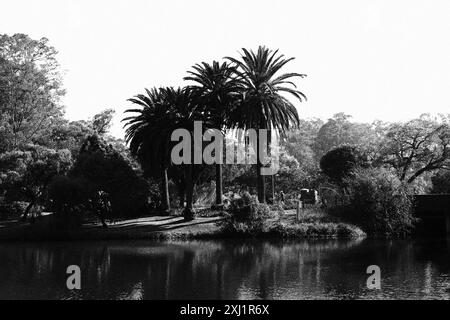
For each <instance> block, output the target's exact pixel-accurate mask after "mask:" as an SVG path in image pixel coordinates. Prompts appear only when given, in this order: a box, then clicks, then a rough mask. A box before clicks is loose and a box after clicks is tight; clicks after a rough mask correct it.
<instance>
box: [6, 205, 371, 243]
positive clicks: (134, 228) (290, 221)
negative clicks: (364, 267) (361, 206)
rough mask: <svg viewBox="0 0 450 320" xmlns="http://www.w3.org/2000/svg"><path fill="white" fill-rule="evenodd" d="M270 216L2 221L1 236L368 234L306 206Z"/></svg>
mask: <svg viewBox="0 0 450 320" xmlns="http://www.w3.org/2000/svg"><path fill="white" fill-rule="evenodd" d="M271 216H272V217H271V218H269V219H266V220H264V221H263V224H261V223H260V222H257V223H255V224H253V223H252V222H247V223H245V222H235V221H233V220H227V218H225V217H224V216H223V212H218V211H213V210H205V211H204V212H202V214H200V215H199V216H198V217H197V218H196V219H195V220H194V221H189V222H186V221H184V220H183V218H182V217H180V216H152V217H144V218H138V219H129V220H121V221H116V222H115V223H113V224H111V225H110V226H109V228H107V229H103V228H101V226H100V225H99V224H98V223H97V222H95V223H88V224H85V225H83V226H82V227H81V228H79V229H75V230H66V231H64V230H56V231H55V230H51V231H50V229H49V228H48V227H46V226H45V225H43V224H41V223H39V222H38V223H36V224H35V225H31V224H28V223H25V224H21V223H14V224H13V226H9V225H7V224H3V225H2V224H1V223H0V239H2V240H77V241H78V240H188V239H220V238H246V237H261V238H289V239H318V238H323V239H331V238H333V239H335V238H359V237H364V236H365V234H364V232H362V231H361V230H360V229H359V228H358V227H356V226H353V225H350V224H345V223H341V222H339V221H338V220H337V219H336V218H333V217H330V216H328V215H327V214H326V213H325V212H323V211H322V210H320V209H316V208H313V209H306V210H304V211H303V212H302V215H301V216H300V219H299V221H297V219H296V215H295V210H290V211H285V212H284V213H280V212H272V214H271Z"/></svg>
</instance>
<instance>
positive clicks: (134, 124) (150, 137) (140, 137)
mask: <svg viewBox="0 0 450 320" xmlns="http://www.w3.org/2000/svg"><path fill="white" fill-rule="evenodd" d="M145 91H146V95H145V94H139V95H137V96H135V97H134V98H131V99H129V101H130V102H132V103H133V104H136V105H138V106H140V107H141V108H139V109H128V110H126V111H125V113H134V115H133V116H129V117H126V118H125V119H123V120H122V121H126V123H125V126H124V127H125V128H127V129H126V133H125V141H126V142H127V143H129V145H130V151H131V153H132V154H133V155H134V156H136V157H137V158H138V159H139V161H140V163H141V164H142V166H143V167H144V169H147V170H146V171H147V172H151V173H152V174H155V173H157V172H158V171H159V174H160V175H161V178H162V183H161V194H162V209H163V210H167V211H169V210H170V197H169V180H168V176H167V169H168V167H169V165H170V158H169V152H170V149H169V147H170V137H171V134H172V132H171V131H170V130H169V124H170V123H171V119H172V117H173V115H172V111H171V110H170V108H169V107H168V106H167V104H166V103H165V100H164V94H163V90H162V89H156V88H153V89H151V90H148V89H145Z"/></svg>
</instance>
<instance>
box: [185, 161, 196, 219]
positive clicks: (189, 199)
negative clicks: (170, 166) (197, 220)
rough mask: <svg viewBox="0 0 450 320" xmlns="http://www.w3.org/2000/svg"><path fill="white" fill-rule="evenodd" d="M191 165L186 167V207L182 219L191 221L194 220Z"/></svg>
mask: <svg viewBox="0 0 450 320" xmlns="http://www.w3.org/2000/svg"><path fill="white" fill-rule="evenodd" d="M192 166H193V165H192V164H189V165H186V169H185V181H186V207H185V208H184V219H185V220H192V219H193V218H194V211H193V209H192V208H193V202H194V183H193V179H192V170H193V168H192Z"/></svg>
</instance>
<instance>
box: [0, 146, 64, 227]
mask: <svg viewBox="0 0 450 320" xmlns="http://www.w3.org/2000/svg"><path fill="white" fill-rule="evenodd" d="M71 164H72V158H71V154H70V152H69V151H68V150H53V149H47V148H45V147H40V146H29V147H27V148H26V149H25V150H23V151H9V152H5V153H3V154H1V155H0V168H1V169H0V188H2V189H3V191H4V192H5V196H6V199H7V201H10V202H11V201H25V202H28V206H27V208H26V210H25V212H24V215H23V219H24V220H25V219H26V218H27V216H28V214H29V213H30V211H31V209H32V208H33V207H34V206H36V205H37V204H45V203H46V201H47V191H48V185H49V184H50V182H51V180H52V179H53V177H55V176H57V175H61V174H64V173H65V172H67V171H68V170H69V168H70V166H71ZM0 193H1V192H0Z"/></svg>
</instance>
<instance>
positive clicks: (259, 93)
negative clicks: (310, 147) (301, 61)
mask: <svg viewBox="0 0 450 320" xmlns="http://www.w3.org/2000/svg"><path fill="white" fill-rule="evenodd" d="M226 59H228V60H229V61H231V62H232V63H234V65H235V66H236V68H237V71H236V73H237V75H238V76H239V78H240V79H241V81H242V84H243V86H244V93H243V98H242V101H241V102H240V103H239V106H238V107H236V108H234V109H233V111H232V112H231V113H230V121H231V123H233V124H234V127H235V128H239V129H244V130H248V129H252V128H253V129H256V130H258V129H267V130H269V131H271V130H276V131H277V132H278V133H280V134H283V133H285V132H286V131H287V130H288V129H289V128H291V127H292V126H298V124H299V121H300V120H299V117H298V113H297V109H296V108H295V106H294V105H293V104H292V103H291V102H290V101H289V100H288V99H287V98H285V97H284V96H283V95H282V94H288V95H292V96H294V98H296V99H298V100H299V101H300V102H301V101H303V100H306V96H305V95H304V94H303V93H302V92H300V91H298V90H297V87H296V86H295V84H294V83H293V82H292V79H293V78H295V77H299V78H303V77H305V76H306V75H304V74H299V73H285V74H281V75H277V73H278V72H279V71H280V69H281V68H282V67H283V66H285V65H286V64H287V63H288V62H290V61H291V60H293V59H294V58H288V59H286V58H285V57H284V56H283V55H278V50H276V51H272V50H270V49H268V48H266V47H264V46H260V47H259V48H258V51H257V52H256V53H255V52H254V51H252V50H250V51H249V50H247V49H242V53H241V57H240V59H235V58H232V57H227V58H226ZM257 136H258V139H257V143H256V144H257V146H256V155H257V157H256V158H257V161H256V162H257V164H256V174H257V188H258V200H259V201H260V202H265V181H264V176H263V175H261V168H262V163H261V159H260V152H259V135H257Z"/></svg>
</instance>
